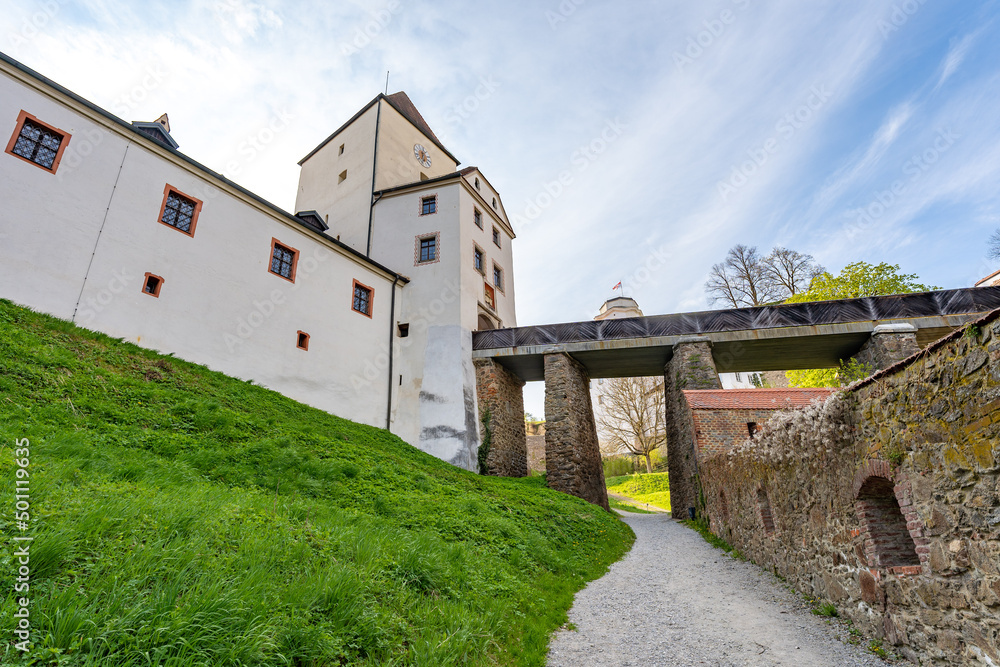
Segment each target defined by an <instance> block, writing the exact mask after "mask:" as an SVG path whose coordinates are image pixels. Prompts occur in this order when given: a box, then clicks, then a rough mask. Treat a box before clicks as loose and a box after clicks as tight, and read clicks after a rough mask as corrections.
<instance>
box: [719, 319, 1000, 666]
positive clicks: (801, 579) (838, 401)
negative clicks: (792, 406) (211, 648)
mask: <svg viewBox="0 0 1000 667" xmlns="http://www.w3.org/2000/svg"><path fill="white" fill-rule="evenodd" d="M997 317H998V313H994V314H992V315H991V316H990V317H988V318H985V319H983V320H981V321H980V322H979V323H977V324H975V325H974V326H973V327H972V329H971V331H970V332H969V333H966V334H963V333H962V332H957V333H956V334H954V335H952V336H949V337H947V338H945V339H942V341H939V342H937V343H935V344H933V345H931V346H929V347H928V348H927V349H925V350H924V351H923V352H922V353H921V354H920V355H919V356H917V357H916V358H914V359H911V360H909V362H908V363H906V364H897V365H896V366H894V367H891V368H889V369H887V370H886V371H883V372H881V373H879V374H876V375H875V376H874V377H872V378H869V379H867V380H864V381H862V382H860V383H857V384H855V385H854V386H852V387H850V388H848V389H847V390H845V391H843V392H839V393H837V394H835V395H834V396H833V397H831V398H830V399H829V400H827V401H826V403H824V404H822V405H815V406H812V407H808V408H804V409H802V410H797V411H794V412H788V413H779V414H777V415H776V416H775V417H774V418H773V419H772V420H770V421H769V422H768V423H767V424H766V425H765V428H764V430H763V431H762V432H761V433H760V434H759V435H758V436H757V437H756V438H755V439H754V440H753V441H749V442H747V443H745V444H741V445H738V446H737V447H736V448H735V449H734V450H733V451H731V452H730V453H728V454H724V455H716V456H714V457H711V458H709V459H708V460H705V461H704V462H702V463H700V481H701V483H702V488H703V492H704V497H705V500H706V511H707V514H708V516H709V517H710V521H711V525H712V527H713V530H715V531H716V532H717V534H721V535H724V536H725V537H726V539H728V540H730V541H731V542H732V543H733V544H734V546H736V547H737V548H738V549H740V551H742V552H743V553H744V554H746V555H747V556H748V557H750V558H751V559H753V560H754V561H755V562H757V563H759V564H760V565H762V566H763V567H765V568H767V569H769V570H772V569H773V570H774V571H776V572H777V573H779V574H781V575H782V576H784V577H786V578H788V579H789V580H790V582H792V583H793V584H794V585H795V586H796V587H798V588H799V589H801V590H803V591H805V592H808V593H810V594H812V595H815V596H817V597H820V598H822V599H825V600H827V601H830V602H832V603H833V604H834V605H836V607H837V608H838V610H839V611H840V613H841V615H843V616H846V617H849V618H850V619H851V620H852V621H853V622H854V623H855V624H857V625H859V626H862V627H863V628H864V629H865V630H866V631H868V632H871V633H874V634H876V635H878V636H880V637H883V638H884V639H885V641H886V643H887V644H889V645H892V647H893V648H894V650H895V651H897V652H900V653H902V654H903V655H905V656H906V657H908V658H909V659H910V660H912V661H914V662H917V661H919V662H920V663H921V664H935V665H936V664H952V665H997V664H1000V320H998V319H997ZM723 497H725V507H723V505H722V500H721V499H722V498H723ZM765 500H766V501H767V505H766V506H765V504H764V501H765ZM768 514H770V519H771V525H772V526H773V529H769V527H768V524H767V516H768Z"/></svg>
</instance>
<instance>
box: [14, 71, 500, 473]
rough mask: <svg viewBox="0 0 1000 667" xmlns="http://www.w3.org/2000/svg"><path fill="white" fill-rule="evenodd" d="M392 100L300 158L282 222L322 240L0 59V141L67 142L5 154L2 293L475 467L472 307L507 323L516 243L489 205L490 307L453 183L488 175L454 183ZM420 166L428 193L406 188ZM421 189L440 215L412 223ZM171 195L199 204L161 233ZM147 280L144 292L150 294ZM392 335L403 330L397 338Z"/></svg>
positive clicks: (464, 204) (441, 154)
mask: <svg viewBox="0 0 1000 667" xmlns="http://www.w3.org/2000/svg"><path fill="white" fill-rule="evenodd" d="M397 95H399V94H397ZM391 97H393V98H396V99H397V101H398V100H399V99H400V98H397V97H396V96H391ZM403 98H404V99H405V95H404V96H403ZM388 99H389V98H385V97H384V96H381V95H380V96H379V97H378V98H376V100H375V101H373V102H374V103H373V104H372V105H369V107H367V108H366V109H365V110H363V112H361V113H360V114H359V115H358V116H357V117H356V118H355V119H353V120H352V121H351V122H350V123H349V124H348V125H346V126H345V127H344V128H342V129H341V130H340V131H339V132H338V134H337V135H336V136H335V137H334V140H333V141H330V142H327V143H326V144H325V145H323V146H322V149H321V150H319V151H317V152H316V153H315V154H314V155H312V156H311V157H310V158H309V159H307V160H304V161H303V167H302V173H301V181H300V189H299V192H298V197H297V199H298V201H297V204H298V205H297V210H315V211H317V212H319V213H320V214H321V215H322V219H323V220H324V221H325V223H326V224H327V225H329V230H326V231H324V230H323V228H322V227H323V225H322V223H317V222H313V223H312V224H310V220H311V219H310V216H305V215H304V216H302V217H297V216H293V215H291V214H289V213H286V212H284V211H281V210H280V209H277V208H276V207H274V206H273V205H271V204H268V203H267V202H265V201H263V200H261V199H260V198H258V197H256V196H255V195H253V194H252V193H249V192H247V191H245V190H243V189H241V188H239V187H238V186H236V185H235V184H233V183H231V182H229V181H227V180H226V179H224V178H222V177H221V176H218V175H217V174H215V173H214V172H211V171H210V170H208V169H206V168H205V167H202V166H201V165H198V164H197V163H195V162H193V161H191V160H189V159H188V158H186V157H184V156H183V155H182V154H180V153H178V152H177V151H176V150H174V149H172V148H171V147H170V146H169V145H165V144H164V143H163V142H157V141H154V140H152V139H150V138H149V137H148V136H146V135H144V134H141V133H139V132H137V131H136V129H135V127H134V126H132V125H131V124H129V123H125V122H124V121H121V120H120V119H117V118H115V117H114V116H112V115H111V114H109V113H107V112H106V111H103V110H101V109H99V108H97V107H95V106H94V105H92V104H90V103H88V102H86V101H85V100H82V99H81V98H79V97H77V96H75V95H73V94H72V93H71V92H69V91H66V90H65V89H62V88H60V87H59V86H57V85H56V84H53V83H52V82H50V81H48V80H46V79H44V77H41V76H39V75H37V74H35V73H33V72H31V71H30V70H27V69H26V68H24V67H23V66H21V65H19V64H18V63H16V62H15V61H12V60H10V59H9V58H6V57H4V58H2V59H0V128H2V131H3V132H4V133H5V134H4V137H3V138H2V139H3V141H4V142H7V140H8V138H9V139H10V142H11V144H12V145H13V142H14V141H15V139H16V138H17V137H16V135H17V133H18V128H19V127H21V123H22V122H23V121H22V120H21V119H23V118H24V116H25V114H27V115H28V116H29V118H30V117H33V118H35V119H37V120H38V122H39V123H44V124H45V125H46V126H51V127H52V128H54V129H55V130H57V131H58V132H59V133H61V134H62V135H63V144H62V146H61V150H60V152H61V157H60V159H59V160H57V164H55V165H53V168H43V167H42V166H39V165H38V164H33V163H32V162H31V160H28V159H24V158H23V157H19V156H18V155H15V153H14V152H12V151H11V150H10V146H8V151H7V152H6V153H4V154H2V155H0V165H2V166H0V174H2V178H0V197H2V199H3V201H4V203H5V206H4V207H3V209H2V211H0V238H2V239H3V242H2V244H0V297H3V298H7V299H10V300H12V301H14V302H17V303H21V304H24V305H27V306H30V307H32V308H34V309H36V310H39V311H42V312H47V313H50V314H53V315H55V316H57V317H61V318H65V319H68V320H72V321H74V322H76V323H77V324H79V325H81V326H85V327H87V328H89V329H93V330H96V331H101V332H104V333H107V334H109V335H111V336H115V337H119V338H123V339H125V340H127V341H130V342H134V343H136V344H139V345H142V346H144V347H148V348H152V349H156V350H159V351H162V352H169V353H173V354H176V355H177V356H178V357H181V358H184V359H187V360H190V361H194V362H197V363H202V364H205V365H206V366H208V367H210V368H212V369H214V370H219V371H222V372H225V373H227V374H229V375H233V376H236V377H240V378H243V379H252V380H254V381H255V382H257V383H258V384H261V385H263V386H266V387H269V388H271V389H274V390H276V391H279V392H281V393H282V394H285V395H287V396H289V397H291V398H294V399H296V400H300V401H302V402H304V403H308V404H310V405H313V406H315V407H318V408H321V409H324V410H327V411H329V412H331V413H334V414H337V415H339V416H342V417H345V418H348V419H352V420H355V421H358V422H362V423H366V424H370V425H373V426H378V427H383V428H389V429H390V430H391V431H392V432H394V433H396V434H398V435H400V436H401V437H402V438H403V439H404V440H406V441H407V442H410V443H411V444H413V445H415V446H418V447H420V448H422V449H424V450H425V451H429V452H431V453H433V454H435V455H437V456H439V457H440V458H443V459H445V460H448V461H451V462H452V463H455V464H456V465H459V466H462V467H465V468H470V469H472V468H475V466H476V451H477V449H478V445H479V435H478V434H479V429H478V424H477V423H476V420H475V418H474V415H475V414H476V409H475V380H474V374H473V373H472V372H471V368H472V366H471V331H472V330H474V329H475V328H476V327H477V314H478V309H482V310H483V311H484V312H486V313H489V314H490V316H491V317H492V319H493V321H495V322H497V323H499V322H501V321H502V322H503V324H504V325H513V324H514V323H515V319H514V303H513V275H512V273H511V270H512V263H511V261H510V258H511V255H510V240H511V238H512V236H513V234H512V232H511V231H510V227H509V224H507V223H506V219H505V218H503V217H502V207H499V206H498V210H497V211H494V210H493V209H492V205H491V206H490V212H491V214H492V217H493V220H494V222H495V223H496V224H497V225H498V226H500V227H502V228H503V229H502V234H503V239H502V244H501V247H500V248H496V247H495V246H490V249H491V250H495V251H496V252H495V253H493V254H492V255H491V259H492V257H495V258H496V261H497V262H498V264H500V263H502V264H503V267H504V270H505V276H504V281H505V291H504V293H502V294H501V293H499V292H498V294H497V300H496V304H495V308H489V307H487V306H485V305H484V304H482V303H480V302H481V301H482V299H483V297H482V295H483V291H484V287H483V277H482V276H480V275H479V274H478V273H476V272H475V270H474V269H472V248H473V245H472V244H473V243H474V242H475V243H478V244H479V245H483V242H482V239H481V238H480V236H477V234H479V235H481V234H483V233H484V232H482V230H479V229H478V227H476V226H475V225H474V224H473V220H472V207H473V206H476V207H477V208H479V209H480V210H481V211H482V213H483V214H486V213H487V211H486V210H484V209H483V205H482V203H481V202H478V200H477V199H476V194H475V193H473V192H471V190H472V189H473V188H474V185H472V184H471V183H470V182H468V181H467V180H466V178H467V174H475V176H473V178H475V177H477V176H478V177H479V178H480V180H481V181H482V182H485V178H482V177H481V176H480V175H479V174H478V172H475V171H470V170H466V172H467V174H466V175H463V174H459V173H457V172H456V171H455V170H456V167H457V162H455V161H454V159H453V158H451V157H450V155H449V154H446V152H445V151H443V150H441V149H438V148H437V143H436V139H433V138H432V137H429V136H427V133H429V128H427V133H425V132H424V130H423V129H421V128H418V127H416V126H414V125H413V124H412V123H411V122H410V121H408V120H407V119H406V117H404V116H403V115H402V114H401V113H400V112H398V111H397V110H396V109H395V108H394V107H392V106H391V105H390V104H389V103H388V101H387V100H388ZM405 101H406V102H408V100H405ZM379 107H381V111H379ZM414 111H415V110H414ZM379 113H381V119H380V122H379V124H378V135H379V139H378V147H377V155H378V160H377V162H378V164H379V165H380V166H379V167H378V168H377V169H376V170H375V179H374V182H375V185H378V186H379V187H380V188H382V189H387V188H393V187H397V188H398V186H400V185H405V184H406V183H408V182H409V183H411V187H408V188H407V187H404V188H402V189H397V190H394V191H391V192H385V193H382V194H381V195H376V196H375V197H376V198H377V199H378V203H377V204H376V205H375V206H374V207H372V206H371V202H372V201H373V195H372V191H373V189H374V188H373V183H372V168H373V159H372V156H373V155H376V145H375V134H376V132H375V128H376V123H375V118H376V115H378V114H379ZM411 115H412V114H411ZM417 115H418V116H419V114H417ZM420 120H421V121H422V119H420ZM424 128H426V124H424ZM415 143H416V144H422V145H424V146H426V147H428V148H429V150H430V152H431V155H432V156H433V158H434V160H433V163H434V164H433V165H432V169H433V171H431V170H429V169H428V168H426V167H423V165H421V164H419V163H418V162H417V161H416V160H415V159H414V156H413V145H414V144H415ZM341 144H345V149H344V153H343V154H341V153H340V151H339V147H340V145H341ZM401 147H405V148H406V151H405V153H403V152H402V148H401ZM328 153H334V154H333V155H329V154H328ZM407 157H408V158H409V160H410V162H412V163H413V168H412V169H410V171H407V169H406V168H405V167H406V158H407ZM345 170H346V171H347V177H346V178H344V179H340V178H339V176H340V175H341V174H342V173H343V172H344V171H345ZM390 170H391V171H390ZM411 171H412V172H415V173H410V172H411ZM421 172H423V175H424V176H426V177H427V178H429V179H431V180H430V181H428V182H421V181H420V180H419V179H420V178H421ZM449 174H450V176H449ZM411 177H412V180H410V181H408V180H407V179H410V178H411ZM412 181H416V183H412ZM338 186H339V188H338ZM481 187H482V185H481ZM431 192H433V193H435V194H437V197H438V199H437V202H436V203H437V204H438V207H437V208H436V211H435V213H434V214H433V215H420V213H421V211H420V208H419V204H420V198H421V197H422V196H427V193H431ZM171 193H173V194H171ZM168 195H169V196H168ZM174 195H180V196H181V197H182V199H186V200H190V201H191V202H197V203H198V206H197V208H196V213H195V215H194V221H195V224H192V225H191V226H190V229H189V230H187V231H181V230H180V229H178V228H175V227H173V226H171V225H169V224H166V223H165V222H162V221H161V216H162V215H163V213H164V210H165V208H166V207H167V205H168V201H171V202H173V203H176V200H171V199H169V197H173V196H174ZM493 196H494V193H493V192H492V191H491V192H490V197H491V198H492V197H493ZM497 199H499V197H497ZM474 201H476V202H478V203H474ZM171 205H172V204H171ZM466 213H468V216H467V217H466V215H465V214H466ZM369 218H371V221H372V223H371V225H369ZM490 224H492V223H491V222H487V223H486V225H490ZM469 227H472V229H469ZM369 228H371V230H372V234H371V248H370V252H369V247H368V246H369V233H368V231H369ZM487 229H490V227H489V226H487ZM427 232H434V233H438V234H440V243H439V246H438V252H437V254H436V257H437V259H436V261H435V262H433V263H419V262H418V263H416V265H415V261H414V243H415V238H416V237H417V236H418V235H421V234H426V233H427ZM338 237H340V240H338ZM474 239H478V240H474ZM275 244H277V246H278V247H279V248H285V249H287V250H289V251H295V252H294V263H293V270H292V271H291V272H288V273H289V275H288V276H287V277H286V276H283V275H279V274H278V273H275V272H274V271H272V270H271V268H272V263H271V261H272V257H273V256H274V254H273V253H274V247H275ZM484 247H486V246H484ZM290 256H291V255H290ZM279 271H283V272H284V271H285V269H284V268H281V267H279ZM473 274H474V275H473ZM150 276H152V278H153V279H159V281H158V282H156V281H154V282H156V290H155V294H154V293H152V292H151V291H150V290H149V289H147V288H148V287H149V286H150V285H151V284H153V283H150V282H149V281H150V280H151V278H150ZM474 276H478V280H476V279H474ZM359 286H360V287H359ZM477 288H478V292H477V291H476V289H477ZM359 289H360V290H361V291H362V292H363V293H365V294H368V295H369V297H370V301H369V302H368V303H367V304H365V303H362V305H361V307H362V308H363V309H367V312H361V311H359V310H357V309H356V307H357V306H358V303H359V302H358V301H357V299H356V297H357V295H358V293H359V292H358V290H359ZM477 295H479V296H478V298H477ZM400 324H409V325H410V326H409V328H408V335H407V336H406V337H401V336H400V333H401V328H400V327H399V325H400ZM303 341H305V349H303V347H302V344H303ZM390 368H391V371H390ZM469 415H473V417H472V419H471V421H470V417H469Z"/></svg>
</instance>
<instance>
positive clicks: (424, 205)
mask: <svg viewBox="0 0 1000 667" xmlns="http://www.w3.org/2000/svg"><path fill="white" fill-rule="evenodd" d="M431 213H437V195H433V196H431V197H422V198H421V199H420V215H430V214H431Z"/></svg>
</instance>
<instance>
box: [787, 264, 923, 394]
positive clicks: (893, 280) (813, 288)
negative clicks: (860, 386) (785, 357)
mask: <svg viewBox="0 0 1000 667" xmlns="http://www.w3.org/2000/svg"><path fill="white" fill-rule="evenodd" d="M936 289H941V288H940V287H934V286H931V285H924V284H923V283H918V282H917V274H915V273H900V272H899V264H886V263H885V262H882V263H880V264H869V263H868V262H854V263H852V264H848V265H847V266H845V267H844V268H843V269H841V271H840V275H837V276H835V275H833V274H831V273H830V272H828V271H824V272H823V273H821V274H820V275H818V276H816V277H815V278H813V281H812V283H811V284H810V285H809V289H808V290H806V291H804V292H799V293H798V294H793V295H792V296H790V297H789V298H788V299H786V300H785V303H803V302H806V301H826V300H828V299H857V298H859V297H864V296H883V295H886V294H909V293H911V292H929V291H931V290H936ZM866 370H867V371H868V372H866ZM869 373H870V369H864V368H861V367H860V364H857V362H855V361H853V360H851V361H849V362H847V363H846V364H845V363H844V362H841V367H840V368H839V369H837V368H818V369H811V370H801V371H788V372H787V373H785V376H786V377H787V378H788V384H789V386H791V387H837V386H840V385H847V384H850V383H851V382H853V381H854V380H857V379H860V378H861V377H864V376H865V375H867V374H869Z"/></svg>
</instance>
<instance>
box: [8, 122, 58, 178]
mask: <svg viewBox="0 0 1000 667" xmlns="http://www.w3.org/2000/svg"><path fill="white" fill-rule="evenodd" d="M62 141H63V135H62V134H60V133H59V132H54V131H53V130H50V129H49V128H47V127H43V126H42V125H39V124H38V123H33V122H31V121H30V120H27V119H25V121H24V124H23V125H22V126H21V132H20V133H19V134H18V136H17V141H16V142H15V143H14V148H13V149H12V151H13V152H14V153H15V154H16V155H20V156H21V157H23V158H24V159H26V160H30V161H32V162H34V163H35V164H38V165H41V166H43V167H45V168H46V169H52V165H53V164H54V163H55V161H56V155H58V154H59V146H60V145H62Z"/></svg>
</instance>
